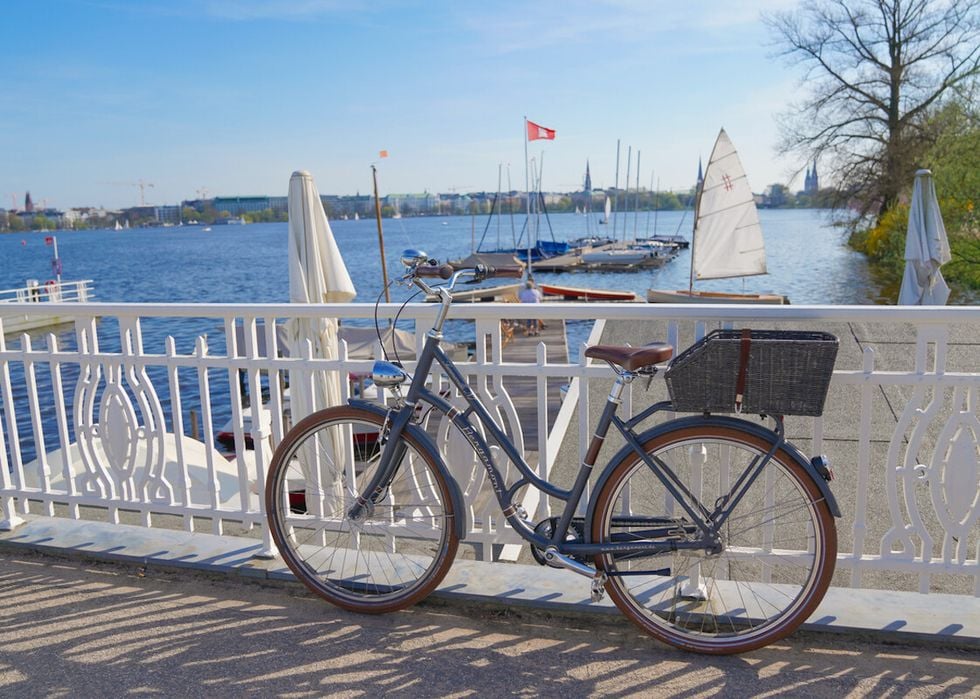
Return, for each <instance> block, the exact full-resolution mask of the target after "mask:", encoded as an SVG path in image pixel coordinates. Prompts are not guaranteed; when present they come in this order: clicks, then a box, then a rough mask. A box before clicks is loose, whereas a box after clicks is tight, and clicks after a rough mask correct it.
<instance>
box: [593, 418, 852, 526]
mask: <svg viewBox="0 0 980 699" xmlns="http://www.w3.org/2000/svg"><path fill="white" fill-rule="evenodd" d="M700 425H705V426H711V427H729V428H732V429H736V430H741V431H744V432H748V433H750V434H752V435H754V436H756V437H759V438H760V439H762V440H763V441H764V442H767V443H768V444H775V443H776V435H775V434H774V433H773V431H772V430H769V429H766V428H765V427H763V426H762V425H759V424H756V423H754V422H748V421H747V420H740V419H738V418H734V417H727V416H724V415H709V416H707V417H704V416H701V415H697V416H692V417H683V418H678V419H677V420H671V421H669V422H665V423H663V424H660V425H656V426H654V427H652V428H651V429H649V430H647V431H646V432H643V433H641V434H640V435H638V436H637V441H638V442H639V443H640V444H646V443H647V442H648V441H649V440H651V439H653V438H654V437H659V436H660V435H662V434H665V433H667V432H671V431H673V430H676V429H682V428H686V427H695V426H700ZM780 448H781V449H782V451H784V452H785V453H786V454H787V455H788V456H790V457H791V458H792V459H793V460H794V461H796V463H797V464H799V465H800V467H801V468H802V469H803V470H804V471H805V472H806V473H807V475H808V476H810V478H811V479H812V480H813V482H814V483H815V484H816V486H817V488H818V489H819V490H820V494H821V495H822V496H823V498H824V499H825V500H826V501H827V506H828V507H829V508H830V513H831V514H832V515H833V516H834V517H840V516H841V510H840V506H839V505H838V504H837V499H836V498H835V497H834V494H833V492H832V491H831V490H830V484H829V483H827V481H826V480H824V478H823V476H821V475H820V474H819V473H817V471H816V469H814V468H813V465H812V464H811V463H810V460H809V459H808V458H806V456H804V455H803V453H802V452H800V450H799V449H797V448H796V447H795V446H793V445H792V444H790V443H789V442H783V444H782V446H781V447H780ZM632 453H633V449H632V448H631V447H630V446H629V445H628V444H627V445H625V446H624V447H623V448H622V449H620V450H619V451H618V452H616V454H615V455H614V456H613V458H612V459H610V460H609V464H608V465H607V466H606V467H605V469H604V470H603V471H602V473H601V474H600V475H599V479H598V480H597V481H596V484H595V487H594V488H593V489H592V493H593V495H592V498H591V499H590V500H589V508H588V512H587V514H586V517H585V521H586V522H591V521H592V517H593V514H594V510H595V501H596V498H597V496H598V494H599V493H600V492H601V491H602V488H603V486H604V485H605V483H606V481H607V480H608V479H609V478H610V477H611V476H612V473H613V471H614V470H615V469H616V468H617V467H618V466H619V465H620V463H622V462H623V460H624V459H626V458H627V457H629V455H630V454H632ZM590 536H591V533H590V532H588V531H586V541H588V540H589V537H590Z"/></svg>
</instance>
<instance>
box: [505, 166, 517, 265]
mask: <svg viewBox="0 0 980 699" xmlns="http://www.w3.org/2000/svg"><path fill="white" fill-rule="evenodd" d="M513 191H514V188H513V187H511V186H510V163H507V202H508V206H507V210H508V211H509V212H510V237H511V240H513V245H514V249H515V250H516V249H517V229H515V228H514V197H513V196H512V193H513Z"/></svg>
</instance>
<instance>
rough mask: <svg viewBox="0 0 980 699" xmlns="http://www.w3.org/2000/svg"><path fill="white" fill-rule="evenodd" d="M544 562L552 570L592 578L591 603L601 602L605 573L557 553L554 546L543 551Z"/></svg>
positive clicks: (603, 592) (604, 587)
mask: <svg viewBox="0 0 980 699" xmlns="http://www.w3.org/2000/svg"><path fill="white" fill-rule="evenodd" d="M544 560H545V562H546V563H547V564H548V565H549V566H551V567H552V568H565V569H567V570H570V571H572V572H573V573H578V574H579V575H584V576H585V577H587V578H592V590H591V595H590V596H591V598H592V601H593V602H599V601H601V600H602V596H603V595H604V594H605V592H606V579H607V578H606V574H605V572H603V571H601V570H596V569H595V568H592V567H591V566H587V565H585V564H584V563H579V562H578V561H576V560H575V559H574V558H572V557H571V556H566V555H564V554H561V553H558V550H557V549H556V548H555V547H554V546H549V547H548V548H546V549H545V550H544Z"/></svg>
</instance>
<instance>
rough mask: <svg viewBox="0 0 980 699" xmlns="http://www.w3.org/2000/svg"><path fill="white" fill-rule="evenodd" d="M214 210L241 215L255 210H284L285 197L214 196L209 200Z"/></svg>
mask: <svg viewBox="0 0 980 699" xmlns="http://www.w3.org/2000/svg"><path fill="white" fill-rule="evenodd" d="M211 204H212V205H213V206H214V210H215V211H227V212H228V213H229V214H231V215H232V216H241V215H242V214H248V213H252V212H255V211H265V210H266V209H272V210H273V211H282V212H285V211H286V210H287V208H288V206H287V205H288V199H287V198H286V197H215V198H214V199H212V200H211Z"/></svg>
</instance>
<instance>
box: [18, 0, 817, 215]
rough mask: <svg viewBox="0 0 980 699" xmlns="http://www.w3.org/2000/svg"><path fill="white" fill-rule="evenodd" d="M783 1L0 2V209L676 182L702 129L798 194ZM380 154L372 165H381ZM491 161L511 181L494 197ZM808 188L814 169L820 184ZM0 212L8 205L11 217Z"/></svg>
mask: <svg viewBox="0 0 980 699" xmlns="http://www.w3.org/2000/svg"><path fill="white" fill-rule="evenodd" d="M796 5H797V2H796V0H728V1H726V2H721V1H720V0H700V1H699V0H694V1H692V2H687V3H682V4H678V3H674V2H666V1H664V0H606V1H603V0H592V1H589V2H580V1H578V0H572V1H563V2H549V1H543V2H537V3H523V2H511V1H509V0H508V1H504V2H491V3H479V4H478V3H471V2H455V3H450V2H444V1H442V0H435V1H432V2H396V1H386V0H371V1H365V2H361V1H344V0H240V1H236V0H200V1H191V0H166V1H165V0H144V1H143V2H124V1H123V0H48V1H41V2H38V1H28V0H7V2H4V3H3V4H2V10H3V15H2V16H3V19H4V22H3V24H4V40H3V42H0V66H3V73H2V77H0V86H2V92H3V95H4V96H3V99H2V100H0V207H2V208H8V209H9V208H11V204H12V203H13V204H14V205H15V206H16V208H21V207H22V206H23V202H24V193H25V191H30V192H31V196H32V198H33V200H34V202H35V205H36V206H41V205H42V204H46V205H47V206H52V207H57V208H61V209H67V208H71V207H77V206H105V207H107V208H122V207H130V206H135V205H138V204H139V203H140V188H139V186H137V183H138V182H140V181H143V182H144V183H151V184H152V185H153V186H152V187H150V186H146V187H145V188H144V197H145V200H146V202H147V204H158V205H159V204H174V203H177V202H178V201H180V200H184V199H194V198H197V197H198V196H199V195H200V194H201V193H202V190H205V189H206V190H207V193H208V196H215V195H217V196H234V195H243V196H245V195H273V196H275V195H285V194H286V190H287V186H288V181H289V176H290V174H291V173H292V172H293V171H294V170H308V171H310V172H311V173H312V174H313V176H314V178H315V180H316V183H317V187H318V189H319V190H320V192H321V193H324V194H327V193H329V194H341V195H346V194H355V193H358V192H360V193H361V194H366V193H369V192H370V191H371V171H370V166H371V164H372V163H374V164H377V166H378V179H379V187H380V190H381V194H382V195H385V194H390V193H408V192H422V191H429V192H444V193H448V192H460V193H464V192H471V191H481V190H486V191H495V190H496V189H497V177H498V164H503V166H504V168H503V181H502V188H503V189H505V190H506V189H518V190H523V189H524V183H525V174H524V142H523V121H522V120H523V117H524V116H525V115H526V116H527V117H528V118H529V119H531V120H533V121H535V122H537V123H538V124H541V125H542V126H546V127H548V128H552V129H555V130H556V131H557V138H556V139H555V140H554V141H533V142H531V143H530V144H529V146H528V154H529V156H531V157H532V158H534V159H535V161H536V163H537V164H538V166H539V167H540V165H541V163H542V162H543V188H544V189H545V190H548V191H571V190H574V189H576V188H581V186H582V182H583V179H584V174H585V162H586V160H587V159H588V161H589V163H590V168H591V174H592V182H593V186H595V187H611V186H613V184H614V181H615V160H616V140H617V138H619V139H621V142H622V148H621V162H620V186H621V187H622V186H624V185H625V182H624V177H625V168H626V156H627V147H628V146H632V147H633V168H632V170H631V175H630V187H631V188H632V187H634V186H635V184H636V169H635V166H636V151H637V150H640V151H641V152H642V156H641V157H642V160H641V171H640V178H639V179H640V185H641V186H642V187H645V188H649V187H650V186H651V184H652V185H653V186H654V187H657V186H658V185H657V183H658V181H659V188H660V189H662V190H667V189H672V190H682V189H686V188H688V187H690V186H691V185H692V184H693V183H694V180H695V176H696V173H697V165H698V158H699V157H700V158H703V159H704V160H705V161H707V158H708V156H709V154H710V151H711V147H712V145H713V143H714V139H715V136H716V135H717V133H718V130H719V128H721V127H724V128H725V129H726V130H727V131H728V133H729V135H730V136H731V138H732V140H733V142H734V143H735V145H736V147H737V148H738V150H739V154H740V156H741V158H742V161H743V163H744V165H745V168H746V171H747V173H748V177H749V182H750V184H751V186H752V189H753V190H754V191H756V192H761V191H762V190H763V189H764V188H765V187H766V186H767V185H769V184H772V183H776V182H779V183H784V184H790V185H791V186H792V187H793V188H794V189H801V188H802V176H797V177H795V178H794V179H793V180H790V174H791V173H793V172H795V171H796V169H797V168H800V169H802V168H803V167H805V165H806V164H804V163H797V162H792V161H789V160H779V159H777V156H776V153H775V145H776V142H777V138H778V128H777V122H776V115H777V114H778V113H780V112H783V111H785V110H786V109H787V108H788V107H789V106H790V103H791V102H792V101H793V100H794V99H795V96H796V95H798V94H799V93H798V91H799V89H800V87H799V78H800V75H799V74H798V73H795V72H794V71H793V70H792V69H791V68H790V67H789V66H787V65H785V64H784V63H782V62H780V61H779V60H778V59H776V58H772V57H771V54H772V51H773V49H772V47H771V46H770V45H769V42H770V39H771V37H769V35H768V34H767V33H766V30H765V27H764V26H763V25H762V23H761V22H760V20H759V15H760V12H762V11H773V10H780V9H790V8H792V7H795V6H796ZM381 150H387V151H388V152H389V154H390V157H388V158H386V159H383V160H382V159H379V155H378V154H379V151H381ZM508 165H509V174H510V179H509V182H508ZM821 174H825V173H823V171H821ZM12 198H13V201H12Z"/></svg>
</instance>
